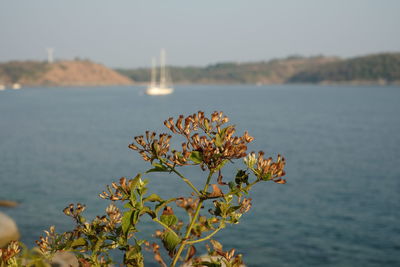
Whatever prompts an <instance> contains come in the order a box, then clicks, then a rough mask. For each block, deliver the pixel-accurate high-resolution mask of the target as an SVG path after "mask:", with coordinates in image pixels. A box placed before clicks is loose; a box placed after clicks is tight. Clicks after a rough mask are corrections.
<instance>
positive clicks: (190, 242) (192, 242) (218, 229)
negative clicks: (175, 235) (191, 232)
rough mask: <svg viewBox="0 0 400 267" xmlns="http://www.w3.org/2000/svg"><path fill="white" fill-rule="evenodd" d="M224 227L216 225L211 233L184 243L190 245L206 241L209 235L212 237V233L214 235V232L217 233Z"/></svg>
mask: <svg viewBox="0 0 400 267" xmlns="http://www.w3.org/2000/svg"><path fill="white" fill-rule="evenodd" d="M223 228H224V227H218V228H217V229H215V230H214V232H212V233H211V234H209V235H208V236H206V237H203V238H201V239H197V240H193V241H187V242H186V244H188V245H191V244H196V243H200V242H203V241H206V240H208V239H210V238H211V237H213V235H215V234H216V233H218V232H219V231H220V230H221V229H223Z"/></svg>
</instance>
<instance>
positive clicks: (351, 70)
mask: <svg viewBox="0 0 400 267" xmlns="http://www.w3.org/2000/svg"><path fill="white" fill-rule="evenodd" d="M399 81H400V53H385V54H376V55H368V56H363V57H356V58H351V59H347V60H340V61H336V62H330V63H327V64H322V65H320V66H313V67H310V68H307V69H305V70H302V71H299V72H297V73H296V74H294V75H293V76H292V77H290V79H288V82H292V83H341V82H344V83H346V82H349V83H351V82H353V83H395V82H399Z"/></svg>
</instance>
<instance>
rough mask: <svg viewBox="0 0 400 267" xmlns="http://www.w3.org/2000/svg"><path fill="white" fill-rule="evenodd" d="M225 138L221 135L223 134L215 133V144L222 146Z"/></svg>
mask: <svg viewBox="0 0 400 267" xmlns="http://www.w3.org/2000/svg"><path fill="white" fill-rule="evenodd" d="M223 140H224V139H223V138H222V137H221V135H220V134H216V135H215V145H216V146H217V147H221V146H222V141H223Z"/></svg>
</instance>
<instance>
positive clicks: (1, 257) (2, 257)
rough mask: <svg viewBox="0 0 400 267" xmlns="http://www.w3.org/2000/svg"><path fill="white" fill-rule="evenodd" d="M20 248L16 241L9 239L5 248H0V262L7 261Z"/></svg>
mask: <svg viewBox="0 0 400 267" xmlns="http://www.w3.org/2000/svg"><path fill="white" fill-rule="evenodd" d="M20 251H21V248H20V246H19V244H18V241H11V242H10V243H9V244H8V246H7V247H6V248H0V264H1V263H2V262H4V263H7V262H8V261H9V260H10V259H12V258H13V257H15V256H16V255H17V254H18V253H19V252H20Z"/></svg>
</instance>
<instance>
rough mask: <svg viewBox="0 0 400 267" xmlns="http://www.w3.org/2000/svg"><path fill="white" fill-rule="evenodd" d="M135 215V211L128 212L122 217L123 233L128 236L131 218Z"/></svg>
mask: <svg viewBox="0 0 400 267" xmlns="http://www.w3.org/2000/svg"><path fill="white" fill-rule="evenodd" d="M132 214H133V210H130V211H127V212H125V213H124V215H123V216H122V222H121V226H122V232H123V233H124V234H125V235H127V234H128V232H129V229H130V228H131V217H132Z"/></svg>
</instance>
